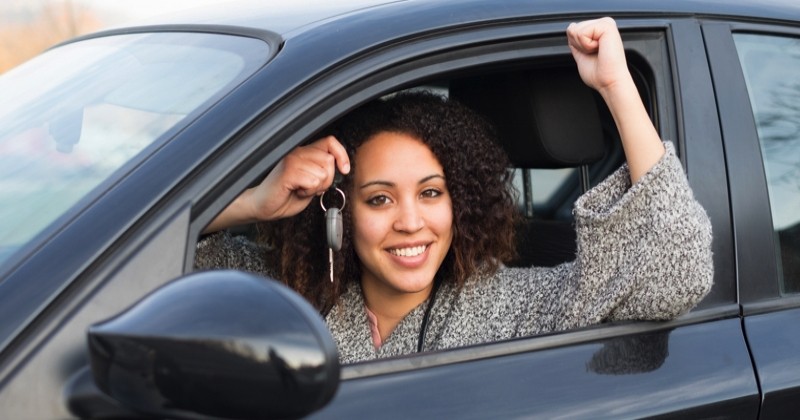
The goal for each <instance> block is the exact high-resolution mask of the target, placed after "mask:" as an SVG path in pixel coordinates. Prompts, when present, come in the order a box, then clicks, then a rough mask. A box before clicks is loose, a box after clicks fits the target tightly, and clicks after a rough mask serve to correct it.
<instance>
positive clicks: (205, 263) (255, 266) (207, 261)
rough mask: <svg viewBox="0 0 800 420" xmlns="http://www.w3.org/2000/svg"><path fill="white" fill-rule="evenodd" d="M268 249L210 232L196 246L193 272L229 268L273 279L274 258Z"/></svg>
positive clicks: (235, 237) (239, 238) (234, 237)
mask: <svg viewBox="0 0 800 420" xmlns="http://www.w3.org/2000/svg"><path fill="white" fill-rule="evenodd" d="M274 254H275V252H273V251H272V250H271V249H268V248H267V247H265V246H262V245H260V244H257V243H255V242H252V241H250V240H248V239H247V238H245V237H243V236H233V235H231V234H230V233H228V232H227V231H222V232H217V233H213V234H211V235H209V236H207V237H205V238H203V239H202V240H200V242H199V243H198V244H197V248H196V249H195V256H194V265H195V268H197V269H219V268H229V269H234V270H242V271H249V272H253V273H256V274H261V275H263V276H269V277H276V276H277V274H278V270H277V256H276V255H274Z"/></svg>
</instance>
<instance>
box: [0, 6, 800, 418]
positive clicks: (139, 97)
mask: <svg viewBox="0 0 800 420" xmlns="http://www.w3.org/2000/svg"><path fill="white" fill-rule="evenodd" d="M599 16H612V17H614V18H615V19H616V21H617V24H618V26H619V28H620V30H621V33H622V36H623V40H624V42H625V47H626V53H627V56H628V64H629V66H630V67H631V72H632V74H633V75H634V78H635V81H636V83H637V86H638V88H639V91H640V94H641V96H642V98H643V100H644V102H645V105H646V106H647V108H648V111H649V113H650V115H651V117H652V120H653V122H654V123H655V125H656V127H657V129H658V130H659V132H660V134H661V136H662V138H664V139H668V140H671V141H673V142H674V144H675V146H676V150H677V151H678V154H679V156H680V158H681V160H682V162H683V164H684V167H685V168H686V171H687V174H688V177H689V180H690V183H691V185H692V187H693V190H694V193H695V195H696V197H697V199H698V200H699V201H700V202H701V203H702V205H703V206H704V207H705V209H706V211H707V212H708V214H709V216H710V218H711V221H712V224H713V229H714V244H713V250H714V268H715V276H714V280H715V284H714V287H713V290H712V291H711V293H710V294H709V295H708V296H707V297H706V298H705V300H704V301H703V302H702V303H701V304H700V305H699V307H697V308H696V309H694V310H693V311H691V312H690V313H688V314H686V315H684V316H682V317H680V318H679V319H677V320H674V321H670V322H664V323H659V322H626V323H609V324H603V325H599V326H595V327H591V328H586V329H581V330H577V331H568V332H564V333H557V334H548V335H545V336H536V337H529V338H523V339H515V340H509V341H504V342H498V343H487V344H484V345H479V346H472V347H467V348H458V349H453V350H448V351H439V352H431V353H421V354H416V355H412V356H408V357H402V358H394V359H388V360H378V361H371V362H364V363H358V364H353V365H346V366H339V363H338V361H337V358H336V349H335V347H333V344H332V340H331V338H330V336H329V334H328V333H327V330H326V329H325V327H324V324H323V323H322V321H321V319H320V318H319V316H318V315H317V314H316V313H314V311H313V310H312V309H311V307H310V306H309V305H307V304H306V303H305V302H304V301H302V300H301V299H300V298H299V297H298V296H297V295H295V294H294V293H293V292H291V291H289V290H288V289H286V288H285V287H283V286H281V285H280V284H279V283H278V282H273V281H269V280H265V279H263V278H257V277H255V276H254V275H251V274H245V273H241V272H235V271H206V272H195V270H194V267H193V260H194V250H195V246H196V244H197V243H198V240H200V238H201V236H202V231H203V229H204V227H205V226H206V225H207V224H208V223H209V222H210V221H211V220H212V219H213V218H214V217H215V216H216V215H217V214H218V213H219V212H220V211H221V210H222V209H223V208H224V207H225V206H226V205H227V204H228V203H230V202H231V201H232V200H233V199H234V197H236V196H237V195H238V194H239V193H240V192H241V191H243V190H244V189H245V188H247V187H248V186H249V185H251V184H253V183H255V182H258V181H259V180H260V179H261V178H262V177H263V176H264V174H266V173H267V172H268V171H269V169H270V168H271V167H272V166H273V165H274V164H275V163H276V162H277V161H278V160H279V159H280V158H281V157H282V156H284V155H285V154H286V153H287V152H288V151H289V150H291V149H292V148H293V147H295V146H298V145H300V144H304V143H305V142H309V141H312V140H314V136H315V134H316V133H317V132H318V131H319V130H320V129H322V128H323V127H325V126H326V125H327V124H329V123H330V122H331V121H333V120H335V119H336V118H337V117H340V116H342V115H343V114H345V113H347V112H348V111H349V110H351V109H353V108H355V107H357V106H358V105H360V104H363V103H365V102H366V101H368V100H371V99H374V98H377V97H380V96H383V95H388V94H392V93H394V92H398V91H402V90H407V89H427V90H433V91H435V92H438V93H441V94H443V95H449V96H452V97H455V98H457V99H459V100H461V101H463V102H465V103H467V104H468V105H470V106H472V107H474V108H475V109H476V110H477V111H479V112H482V113H485V114H486V115H487V117H488V118H490V119H492V120H494V122H495V125H496V126H497V127H498V133H499V135H500V139H501V141H502V142H503V143H504V145H505V146H507V147H508V148H509V152H510V153H509V154H510V156H511V158H512V161H513V162H514V165H515V168H513V171H514V173H515V177H516V180H517V186H518V188H519V190H520V203H519V205H520V208H521V210H522V211H523V212H524V214H525V215H526V217H527V218H528V219H529V220H528V225H527V226H528V229H527V230H524V231H523V233H522V235H520V257H519V260H518V261H515V262H514V264H520V265H523V264H539V265H554V264H558V263H560V262H563V261H566V260H569V259H570V258H571V256H572V255H574V254H573V253H574V246H575V245H574V232H573V231H572V229H571V222H572V219H571V217H572V216H571V213H570V208H571V206H572V203H573V202H574V200H575V198H576V197H577V196H578V195H579V194H580V193H581V192H582V191H583V190H585V189H586V188H589V187H591V186H592V185H594V184H595V183H597V182H598V181H599V180H601V179H603V178H604V177H605V176H606V175H607V174H609V173H610V172H611V171H613V170H614V169H615V168H616V167H618V166H619V164H620V163H621V162H622V155H621V153H620V149H619V143H618V140H617V138H616V136H617V133H616V130H615V128H614V125H613V121H612V120H611V119H610V116H609V115H608V112H607V110H606V109H605V108H604V106H603V105H602V102H599V101H598V100H597V98H596V97H595V96H594V95H593V93H592V92H591V91H590V90H588V88H586V87H585V86H583V85H582V84H581V82H580V79H579V78H578V76H577V73H576V70H575V66H574V62H573V61H572V59H571V57H570V54H569V50H568V47H567V44H566V38H565V28H566V27H567V25H568V24H569V23H570V22H573V21H579V20H584V19H588V18H594V17H599ZM542 81H546V83H542ZM0 94H1V95H2V98H3V100H2V101H0V203H2V205H0V215H1V216H2V217H0V417H2V418H9V419H23V418H36V419H40V418H67V417H85V418H120V417H138V416H146V415H149V416H154V417H161V418H164V417H188V418H208V417H239V418H252V417H287V416H302V415H306V414H310V413H311V415H312V416H317V417H327V418H340V417H366V418H372V417H397V418H409V417H427V418H451V417H452V418H509V417H540V418H587V417H588V418H631V417H650V416H666V417H682V418H683V417H692V418H693V417H719V418H721V417H736V418H786V417H794V416H796V415H797V413H798V412H800V181H798V180H800V5H798V3H797V2H796V1H790V0H752V1H748V2H741V1H735V0H731V1H727V2H725V1H720V0H671V1H661V2H653V1H649V2H647V1H639V2H633V1H630V0H628V1H617V0H609V1H603V2H596V1H587V0H575V1H572V0H526V1H523V0H504V1H502V2H494V1H485V0H484V1H477V0H452V1H451V0H444V1H436V2H433V1H414V0H409V1H393V2H377V1H353V2H320V3H318V4H314V5H310V4H307V3H301V4H296V5H293V6H278V5H271V4H270V5H268V4H266V3H264V2H231V3H230V4H226V5H225V6H224V7H223V8H220V9H212V10H209V11H207V12H197V13H194V14H192V15H180V16H175V17H172V18H166V17H165V18H164V19H163V21H159V22H154V24H153V25H148V26H134V27H126V28H119V29H114V30H110V31H106V32H101V33H96V34H91V35H89V36H85V37H81V38H78V39H74V40H71V41H69V42H67V43H65V44H63V45H60V46H57V47H55V48H53V49H51V50H50V51H48V52H46V53H44V54H43V55H41V56H39V57H37V58H35V59H33V60H32V61H30V62H28V63H26V64H24V65H22V66H20V67H18V68H16V69H14V70H12V71H10V72H9V73H7V74H5V75H3V76H2V77H0ZM512 99H513V100H512ZM528 99H530V100H528ZM576 112H580V113H581V115H591V117H590V118H588V119H587V120H586V122H584V121H581V122H580V123H579V122H578V121H577V120H576V119H575V118H574V116H573V115H574V114H575V113H576ZM545 126H546V127H545ZM542 127H544V128H542ZM520 136H523V137H526V136H530V137H529V138H530V141H531V142H532V143H531V144H537V145H538V146H541V145H547V144H552V142H558V141H568V142H577V144H582V143H581V142H584V141H585V142H595V143H594V144H599V145H600V146H601V147H602V148H603V153H602V156H603V158H602V159H598V160H596V161H593V162H591V163H586V164H583V165H580V166H579V167H572V166H570V165H569V164H568V163H567V162H568V161H569V160H570V159H572V158H574V156H566V157H564V159H562V161H561V162H560V163H559V164H553V163H552V162H550V163H549V164H547V165H538V164H536V163H535V162H532V161H530V160H528V159H527V157H526V155H530V154H531V153H532V152H531V150H529V149H528V148H525V147H522V148H521V149H520V148H519V147H517V146H518V143H519V142H518V141H516V140H515V139H519V138H520ZM526 138H527V137H526ZM515 145H517V146H515ZM515 147H516V148H515ZM578 149H581V148H578ZM542 166H546V167H542ZM249 233H250V232H249V231H248V230H247V229H244V230H242V231H240V232H236V234H242V235H248V234H249ZM145 296H146V297H145ZM143 298H144V299H143ZM135 302H139V303H137V304H136V305H135V306H133V307H132V308H130V307H131V305H134V303H135ZM129 308H130V309H129ZM118 314H121V315H119V316H116V315H118ZM115 316H116V317H115ZM109 319H111V320H110V321H108V320H109ZM234 326H235V327H234Z"/></svg>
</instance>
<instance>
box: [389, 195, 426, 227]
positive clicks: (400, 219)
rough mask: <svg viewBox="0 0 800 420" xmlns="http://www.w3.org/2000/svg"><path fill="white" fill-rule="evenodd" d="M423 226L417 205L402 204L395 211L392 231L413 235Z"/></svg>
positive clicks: (422, 219)
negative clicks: (395, 215)
mask: <svg viewBox="0 0 800 420" xmlns="http://www.w3.org/2000/svg"><path fill="white" fill-rule="evenodd" d="M424 226H425V220H424V218H423V217H422V212H421V211H420V208H419V207H418V206H417V203H416V202H414V203H403V204H401V205H400V206H399V207H398V209H397V217H396V219H395V221H394V226H393V228H394V230H396V231H398V232H408V233H413V232H416V231H418V230H420V229H422V228H423V227H424Z"/></svg>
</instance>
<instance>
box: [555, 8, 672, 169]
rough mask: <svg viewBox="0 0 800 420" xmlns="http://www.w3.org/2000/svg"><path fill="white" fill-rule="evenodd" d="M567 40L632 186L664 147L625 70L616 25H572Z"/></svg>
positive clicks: (607, 22) (598, 22) (594, 22)
mask: <svg viewBox="0 0 800 420" xmlns="http://www.w3.org/2000/svg"><path fill="white" fill-rule="evenodd" d="M567 40H568V42H569V47H570V50H571V51H572V56H573V57H574V58H575V62H576V63H577V64H578V71H579V73H580V75H581V79H583V81H584V83H586V84H587V85H589V86H590V87H592V88H594V89H595V90H597V91H598V92H599V93H600V95H601V96H602V97H603V100H605V102H606V105H608V108H609V110H610V111H611V115H612V116H613V117H614V122H615V123H616V125H617V129H618V130H619V134H620V137H621V139H622V147H623V149H624V150H625V158H626V159H627V161H628V167H629V169H630V174H631V182H632V183H635V182H636V181H638V180H639V178H641V177H642V175H644V174H645V173H646V172H647V171H649V170H650V169H651V168H652V167H653V165H655V164H656V162H658V161H659V160H660V159H661V157H662V156H663V155H664V145H663V143H662V142H661V138H660V137H659V135H658V132H656V129H655V127H654V126H653V123H652V122H651V121H650V117H649V116H648V115H647V111H646V110H645V108H644V104H643V103H642V100H641V98H640V97H639V92H638V91H637V89H636V85H635V84H634V82H633V77H631V74H630V71H629V70H628V65H627V63H626V60H625V50H624V48H623V46H622V38H621V37H620V34H619V31H618V30H617V24H616V22H614V20H613V19H611V18H609V17H605V18H601V19H595V20H588V21H584V22H580V23H573V24H571V25H569V27H568V28H567Z"/></svg>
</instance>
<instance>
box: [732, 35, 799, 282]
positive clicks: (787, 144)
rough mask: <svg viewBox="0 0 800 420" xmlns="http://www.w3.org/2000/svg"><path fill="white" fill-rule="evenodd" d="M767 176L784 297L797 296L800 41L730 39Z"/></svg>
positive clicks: (749, 37)
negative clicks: (753, 117) (736, 52)
mask: <svg viewBox="0 0 800 420" xmlns="http://www.w3.org/2000/svg"><path fill="white" fill-rule="evenodd" d="M734 39H735V42H736V48H737V50H738V53H739V59H740V61H741V63H742V69H743V71H744V75H745V80H746V82H747V89H748V92H749V95H750V102H751V104H752V108H753V114H754V116H755V120H756V128H757V130H758V137H759V143H760V145H761V155H762V157H763V159H764V169H765V171H766V175H767V184H768V189H769V197H770V207H771V209H772V223H773V226H774V229H775V240H776V241H777V243H778V245H779V249H780V251H781V252H780V254H781V255H780V258H779V259H778V261H777V263H778V267H779V272H780V273H781V275H782V277H781V278H782V287H783V291H784V293H797V292H800V72H798V71H797V69H799V68H800V39H798V38H790V37H780V36H768V35H755V34H736V35H734Z"/></svg>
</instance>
